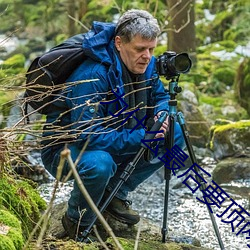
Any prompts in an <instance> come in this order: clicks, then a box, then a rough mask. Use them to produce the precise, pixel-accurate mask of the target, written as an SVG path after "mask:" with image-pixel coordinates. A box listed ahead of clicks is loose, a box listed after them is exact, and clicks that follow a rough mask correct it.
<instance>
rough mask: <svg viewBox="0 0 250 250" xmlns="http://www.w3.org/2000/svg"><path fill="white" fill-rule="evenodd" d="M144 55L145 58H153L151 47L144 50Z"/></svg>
mask: <svg viewBox="0 0 250 250" xmlns="http://www.w3.org/2000/svg"><path fill="white" fill-rule="evenodd" d="M142 57H143V58H144V59H150V58H151V53H150V51H149V49H147V50H145V51H144V53H143V55H142Z"/></svg>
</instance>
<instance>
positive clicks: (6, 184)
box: [0, 175, 46, 238]
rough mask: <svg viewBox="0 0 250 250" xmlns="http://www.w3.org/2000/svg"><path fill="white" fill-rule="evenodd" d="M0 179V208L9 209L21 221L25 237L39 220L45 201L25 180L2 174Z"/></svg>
mask: <svg viewBox="0 0 250 250" xmlns="http://www.w3.org/2000/svg"><path fill="white" fill-rule="evenodd" d="M1 177H2V178H1V179H0V208H5V209H7V210H8V211H10V212H11V213H12V214H13V215H15V216H16V218H17V219H18V220H19V221H21V227H22V231H23V236H24V238H27V237H28V235H29V232H31V231H32V230H33V228H34V226H35V224H36V222H37V221H38V220H39V218H40V215H41V210H44V209H45V208H46V202H45V201H44V200H43V199H42V198H41V197H40V195H39V194H38V192H37V191H36V189H35V188H34V187H32V186H31V185H30V184H29V183H28V182H27V181H24V180H15V179H13V178H11V177H9V176H6V175H3V176H1Z"/></svg>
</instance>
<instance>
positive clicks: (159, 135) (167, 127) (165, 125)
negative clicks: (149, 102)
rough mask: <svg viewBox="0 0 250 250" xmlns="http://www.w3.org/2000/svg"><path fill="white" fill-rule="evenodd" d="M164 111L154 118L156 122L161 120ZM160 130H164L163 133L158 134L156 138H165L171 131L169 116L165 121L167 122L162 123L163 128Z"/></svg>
mask: <svg viewBox="0 0 250 250" xmlns="http://www.w3.org/2000/svg"><path fill="white" fill-rule="evenodd" d="M162 112H164V111H160V112H159V113H157V115H156V116H155V117H154V120H155V122H156V121H157V120H158V119H159V117H160V115H161V113H162ZM159 130H163V133H157V134H156V135H155V138H164V137H165V134H166V133H167V132H168V130H169V124H168V116H167V118H166V119H165V121H164V122H163V123H162V126H161V128H160V129H159Z"/></svg>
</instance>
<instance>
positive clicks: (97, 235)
mask: <svg viewBox="0 0 250 250" xmlns="http://www.w3.org/2000/svg"><path fill="white" fill-rule="evenodd" d="M93 230H94V232H95V235H96V237H97V239H98V240H99V241H100V243H101V245H102V246H103V247H104V249H106V250H109V248H108V246H107V245H106V244H105V242H104V241H103V240H102V238H101V236H100V234H99V233H98V231H97V228H96V225H94V226H93Z"/></svg>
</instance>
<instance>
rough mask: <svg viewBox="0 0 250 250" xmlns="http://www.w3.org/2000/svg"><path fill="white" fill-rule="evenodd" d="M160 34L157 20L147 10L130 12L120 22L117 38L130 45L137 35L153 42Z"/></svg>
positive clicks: (117, 27)
mask: <svg viewBox="0 0 250 250" xmlns="http://www.w3.org/2000/svg"><path fill="white" fill-rule="evenodd" d="M159 34H160V27H159V25H158V22H157V20H156V19H155V18H154V17H153V16H152V15H151V14H150V13H149V12H147V11H145V10H134V9H132V10H128V11H126V12H125V13H124V14H123V15H122V16H121V17H120V18H119V20H118V23H117V25H116V36H120V37H121V38H122V39H123V40H124V42H126V43H128V42H130V41H131V40H132V38H133V37H134V36H135V35H140V36H141V37H142V38H144V39H147V40H153V39H155V38H157V36H158V35H159Z"/></svg>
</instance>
